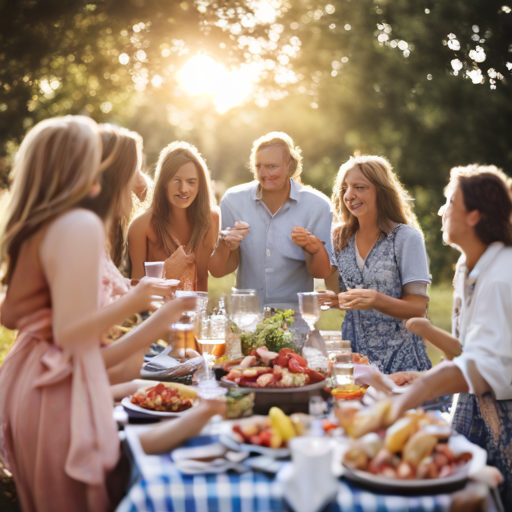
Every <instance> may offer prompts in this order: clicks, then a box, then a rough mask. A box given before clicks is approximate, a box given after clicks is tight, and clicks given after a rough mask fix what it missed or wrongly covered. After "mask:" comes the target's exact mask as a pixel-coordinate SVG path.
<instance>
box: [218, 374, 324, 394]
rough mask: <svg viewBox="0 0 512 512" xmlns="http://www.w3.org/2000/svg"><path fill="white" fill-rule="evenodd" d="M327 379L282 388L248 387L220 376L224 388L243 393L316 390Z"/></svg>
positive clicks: (322, 386) (321, 387)
mask: <svg viewBox="0 0 512 512" xmlns="http://www.w3.org/2000/svg"><path fill="white" fill-rule="evenodd" d="M326 382H327V379H324V380H322V381H320V382H315V383H314V384H307V385H306V386H294V387H282V388H250V387H243V386H239V385H238V384H236V383H235V382H232V381H230V380H227V379H225V378H224V377H222V379H220V383H221V386H224V387H226V388H234V389H237V390H238V391H243V392H244V393H251V392H254V393H297V392H299V393H303V392H308V391H317V390H319V389H323V388H324V386H325V384H326Z"/></svg>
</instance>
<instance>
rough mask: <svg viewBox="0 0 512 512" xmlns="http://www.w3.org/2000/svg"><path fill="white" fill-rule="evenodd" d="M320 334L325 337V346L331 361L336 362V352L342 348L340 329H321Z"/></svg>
mask: <svg viewBox="0 0 512 512" xmlns="http://www.w3.org/2000/svg"><path fill="white" fill-rule="evenodd" d="M320 335H321V336H322V338H323V339H324V342H325V348H326V350H327V355H328V356H329V361H330V362H331V364H332V363H334V361H335V359H336V354H337V353H338V352H339V351H340V350H341V349H342V339H341V332H339V331H320Z"/></svg>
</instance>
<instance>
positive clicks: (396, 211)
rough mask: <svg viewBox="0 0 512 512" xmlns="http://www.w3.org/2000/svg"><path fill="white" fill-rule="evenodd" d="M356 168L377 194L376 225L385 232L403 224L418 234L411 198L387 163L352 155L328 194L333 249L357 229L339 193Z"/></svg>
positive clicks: (373, 158)
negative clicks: (333, 224)
mask: <svg viewBox="0 0 512 512" xmlns="http://www.w3.org/2000/svg"><path fill="white" fill-rule="evenodd" d="M354 169H359V170H360V171H361V173H362V174H363V176H364V177H365V178H366V179H367V180H368V181H369V182H370V183H372V184H373V185H374V186H375V190H376V193H377V212H378V216H377V222H378V228H379V229H380V230H381V231H383V232H385V233H389V231H390V230H391V229H392V227H393V224H407V225H409V226H412V227H414V228H416V229H417V230H418V231H419V232H420V233H422V231H421V228H420V226H419V224H418V219H417V218H416V215H415V214H414V212H413V210H412V207H411V203H412V201H413V199H412V197H411V196H410V195H409V193H408V192H407V190H405V188H404V186H403V185H402V184H401V183H400V181H399V180H398V178H397V176H396V174H395V173H394V172H393V168H392V167H391V164H390V163H389V162H388V161H387V160H386V159H385V158H382V157H380V156H371V155H364V156H355V157H351V158H350V159H349V160H348V161H347V162H345V163H344V164H343V165H342V166H341V167H340V170H339V171H338V175H337V176H336V181H335V182H334V187H333V191H332V196H331V202H332V205H333V208H334V212H335V214H336V216H337V220H338V225H337V226H336V227H335V228H334V232H333V240H334V248H335V250H337V251H341V250H342V249H344V248H345V247H346V246H347V245H348V242H349V240H350V238H351V237H352V236H353V235H355V233H356V232H357V230H358V229H359V221H358V220H357V217H356V216H355V215H353V214H352V213H351V212H350V210H349V209H348V208H347V205H346V204H345V201H344V200H343V196H344V195H345V190H346V180H347V175H348V173H349V172H350V171H352V170H354Z"/></svg>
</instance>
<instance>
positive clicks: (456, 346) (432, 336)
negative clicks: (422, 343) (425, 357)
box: [405, 318, 462, 359]
mask: <svg viewBox="0 0 512 512" xmlns="http://www.w3.org/2000/svg"><path fill="white" fill-rule="evenodd" d="M405 327H406V328H407V329H408V330H409V331H411V332H413V333H414V334H417V335H418V336H421V337H422V338H424V339H426V340H428V341H430V343H432V345H435V346H436V347H437V348H439V349H440V350H442V351H443V352H444V353H445V355H446V358H447V359H453V358H454V357H457V356H460V355H461V354H462V345H461V344H460V341H459V340H458V339H457V338H455V337H454V336H452V335H451V334H448V333H447V332H446V331H443V329H439V327H435V326H434V325H432V324H431V323H430V321H429V320H427V319H426V318H409V320H407V322H405Z"/></svg>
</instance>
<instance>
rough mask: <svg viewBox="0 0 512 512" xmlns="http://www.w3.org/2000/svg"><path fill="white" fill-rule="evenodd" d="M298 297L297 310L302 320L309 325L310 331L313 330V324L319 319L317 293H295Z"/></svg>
mask: <svg viewBox="0 0 512 512" xmlns="http://www.w3.org/2000/svg"><path fill="white" fill-rule="evenodd" d="M297 295H298V297H299V309H300V314H301V316H302V318H303V319H304V320H305V322H306V323H307V324H308V325H309V329H310V331H314V330H315V324H316V323H317V322H318V320H319V319H320V305H319V303H318V293H316V292H307V293H297Z"/></svg>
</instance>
